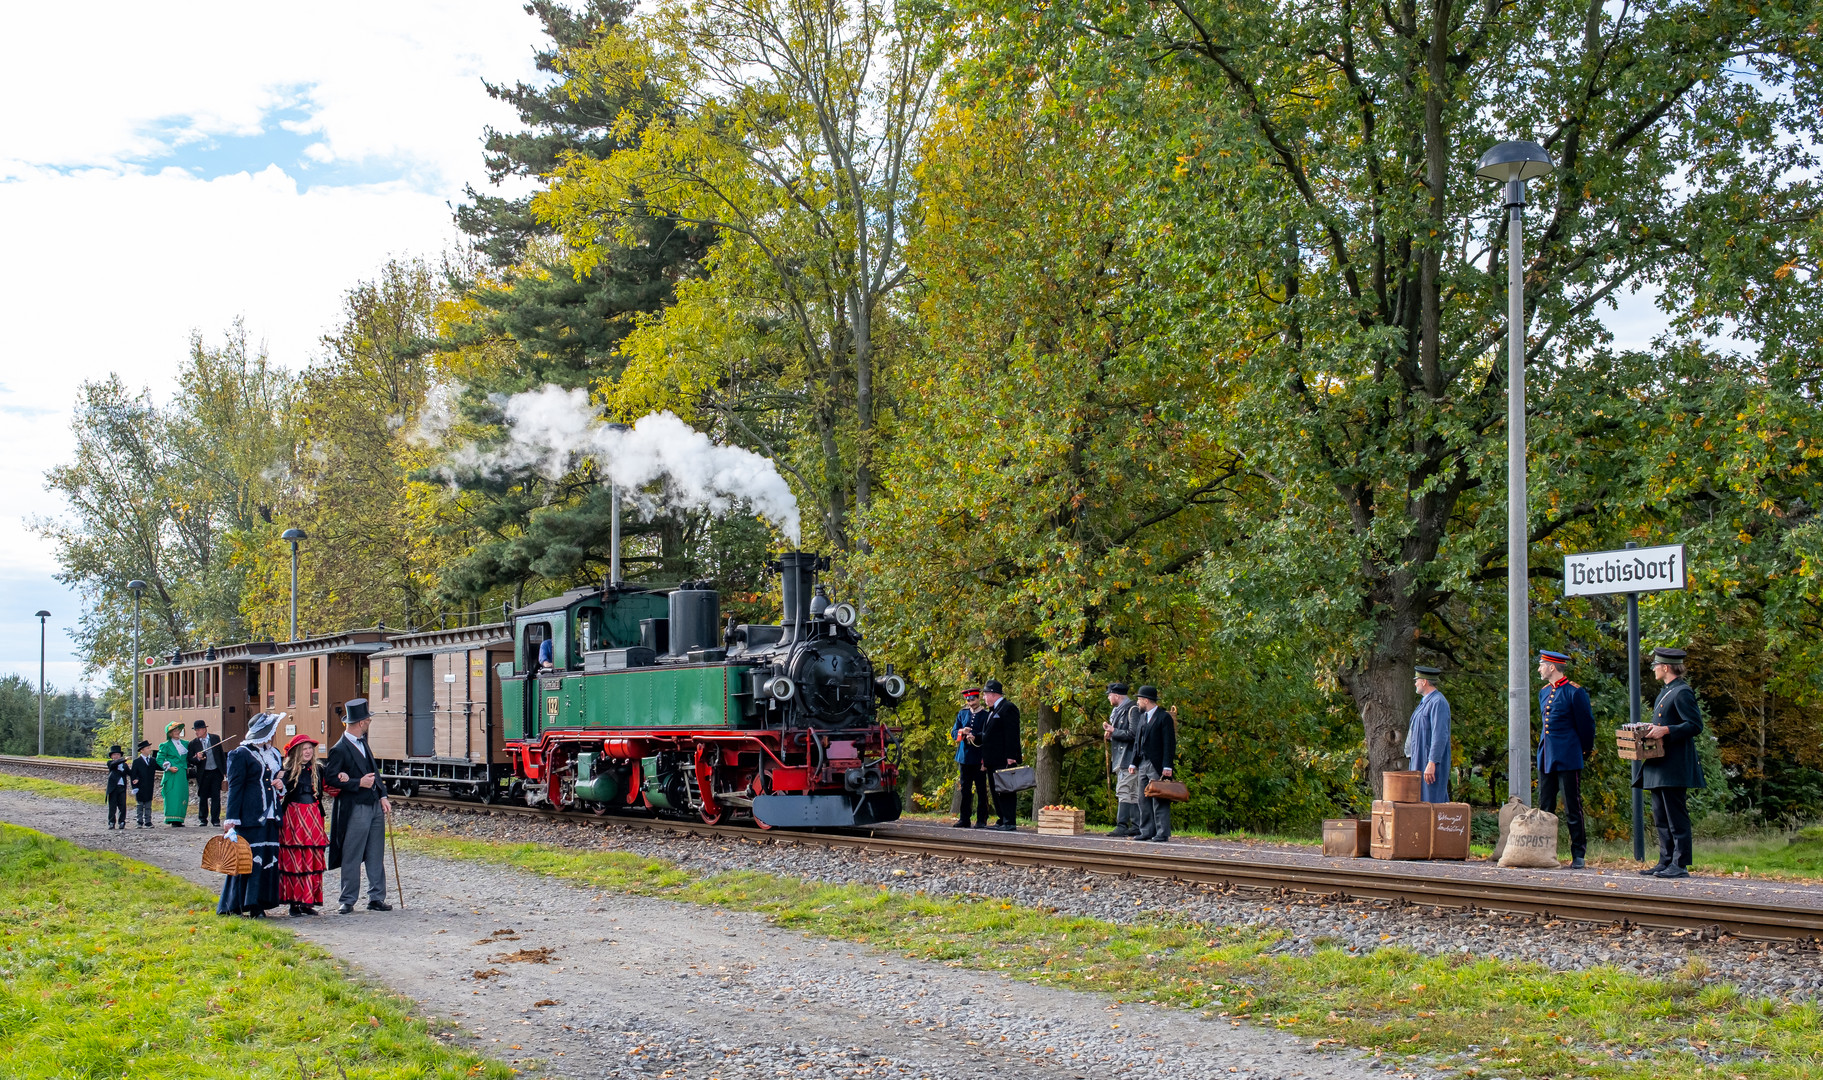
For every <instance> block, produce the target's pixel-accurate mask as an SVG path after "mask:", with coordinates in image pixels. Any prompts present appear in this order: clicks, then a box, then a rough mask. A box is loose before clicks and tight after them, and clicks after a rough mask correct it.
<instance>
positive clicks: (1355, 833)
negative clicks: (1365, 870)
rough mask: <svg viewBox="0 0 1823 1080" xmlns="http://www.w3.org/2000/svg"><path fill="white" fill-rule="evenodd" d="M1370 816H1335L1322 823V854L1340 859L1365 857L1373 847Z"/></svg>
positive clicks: (1372, 829) (1372, 824)
mask: <svg viewBox="0 0 1823 1080" xmlns="http://www.w3.org/2000/svg"><path fill="white" fill-rule="evenodd" d="M1373 835H1374V823H1373V820H1372V819H1371V818H1336V819H1334V820H1332V821H1325V822H1324V823H1323V854H1325V855H1330V856H1334V857H1336V858H1340V859H1365V858H1367V853H1368V850H1369V849H1370V848H1372V847H1373Z"/></svg>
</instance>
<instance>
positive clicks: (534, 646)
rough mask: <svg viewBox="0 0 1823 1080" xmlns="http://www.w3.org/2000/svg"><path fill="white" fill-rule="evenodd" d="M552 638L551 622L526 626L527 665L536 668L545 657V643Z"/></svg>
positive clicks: (529, 667)
mask: <svg viewBox="0 0 1823 1080" xmlns="http://www.w3.org/2000/svg"><path fill="white" fill-rule="evenodd" d="M549 640H551V624H550V623H548V622H539V623H532V624H530V625H529V626H527V627H526V628H525V666H526V667H527V668H528V669H536V668H537V667H538V666H539V664H540V662H541V661H542V660H543V659H544V643H545V642H547V641H549Z"/></svg>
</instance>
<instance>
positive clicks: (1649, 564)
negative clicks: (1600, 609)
mask: <svg viewBox="0 0 1823 1080" xmlns="http://www.w3.org/2000/svg"><path fill="white" fill-rule="evenodd" d="M1686 569H1687V565H1686V560H1685V558H1684V545H1682V544H1669V545H1666V546H1664V547H1649V548H1624V549H1622V550H1620V551H1585V552H1583V553H1582V554H1580V555H1566V556H1564V560H1563V591H1564V595H1565V596H1603V595H1606V594H1609V593H1641V592H1662V591H1664V590H1666V589H1682V588H1687V587H1688V586H1687V584H1686V581H1687V578H1686V575H1685V571H1686Z"/></svg>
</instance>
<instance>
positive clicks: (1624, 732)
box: [1614, 724, 1665, 761]
mask: <svg viewBox="0 0 1823 1080" xmlns="http://www.w3.org/2000/svg"><path fill="white" fill-rule="evenodd" d="M1651 726H1652V725H1651V724H1622V725H1621V726H1620V727H1618V728H1616V729H1615V730H1614V741H1615V743H1616V744H1617V745H1618V749H1619V753H1620V759H1621V760H1622V761H1651V760H1652V759H1653V758H1662V757H1664V756H1665V740H1663V739H1648V738H1646V729H1647V728H1649V727H1651Z"/></svg>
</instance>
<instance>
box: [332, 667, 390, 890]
mask: <svg viewBox="0 0 1823 1080" xmlns="http://www.w3.org/2000/svg"><path fill="white" fill-rule="evenodd" d="M347 708H348V711H347V714H346V715H345V716H343V718H342V737H341V738H340V739H338V740H337V741H336V744H335V746H334V747H333V748H331V749H330V751H329V758H328V760H327V761H326V762H325V763H324V766H323V774H324V783H325V784H333V785H334V786H335V788H336V797H335V824H334V825H333V826H331V827H330V830H329V859H328V867H327V869H330V870H334V869H336V868H337V867H340V868H341V870H342V893H341V906H340V907H338V908H337V909H336V910H337V911H339V912H340V913H341V914H343V915H346V914H348V913H349V912H351V911H353V910H354V902H355V900H357V899H358V898H359V897H360V895H361V864H362V863H366V864H367V909H368V910H369V911H391V910H392V905H391V904H388V903H387V902H386V815H387V814H390V813H392V804H391V803H390V802H388V801H387V799H386V796H385V794H384V793H383V792H382V790H381V786H380V770H379V767H378V766H377V765H376V764H375V763H374V758H373V751H371V750H370V749H368V746H367V729H368V728H369V727H370V726H371V725H372V724H373V716H372V715H371V714H370V713H369V712H368V711H367V699H366V698H355V699H354V700H353V701H350V702H349V703H348V706H347Z"/></svg>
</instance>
